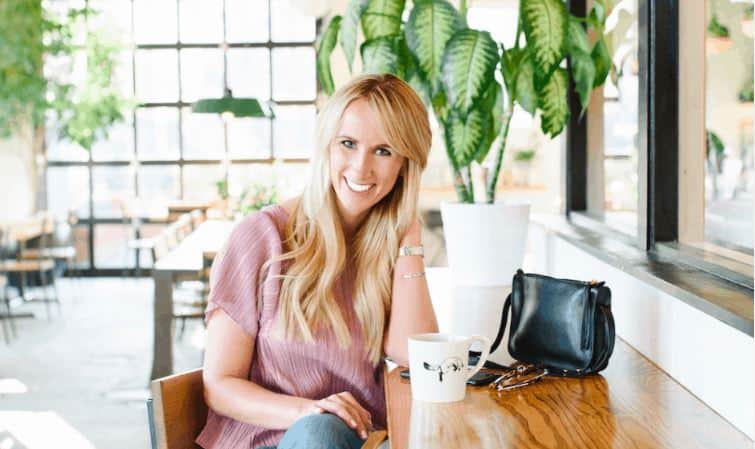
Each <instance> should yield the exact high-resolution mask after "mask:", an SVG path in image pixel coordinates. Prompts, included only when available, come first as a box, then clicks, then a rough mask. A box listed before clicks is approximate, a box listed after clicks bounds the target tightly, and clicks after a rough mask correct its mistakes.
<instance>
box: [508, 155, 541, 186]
mask: <svg viewBox="0 0 755 449" xmlns="http://www.w3.org/2000/svg"><path fill="white" fill-rule="evenodd" d="M535 154H536V151H535V149H534V148H532V149H528V150H519V151H517V152H516V153H514V167H513V170H512V173H513V178H514V184H515V185H520V186H528V185H530V183H531V181H532V180H531V179H530V174H531V173H532V161H533V160H534V159H535Z"/></svg>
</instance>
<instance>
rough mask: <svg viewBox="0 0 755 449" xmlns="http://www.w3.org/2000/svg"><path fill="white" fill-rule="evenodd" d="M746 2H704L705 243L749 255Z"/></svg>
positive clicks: (754, 172) (753, 175) (753, 178)
mask: <svg viewBox="0 0 755 449" xmlns="http://www.w3.org/2000/svg"><path fill="white" fill-rule="evenodd" d="M748 3H749V5H748V4H747V3H735V2H724V1H713V0H707V1H706V4H707V8H706V11H707V21H706V25H707V33H706V38H705V47H706V72H705V90H706V92H705V93H706V95H705V97H706V100H705V128H706V131H707V136H708V138H707V148H706V149H705V150H704V154H705V155H706V163H705V239H706V240H707V241H710V242H713V243H716V244H719V245H723V246H733V247H734V248H738V249H742V250H744V251H746V252H748V253H749V254H750V255H752V247H753V210H752V208H753V190H755V168H754V164H753V126H752V123H753V119H752V117H753V115H752V114H753V40H752V35H750V36H747V35H746V34H744V32H743V25H742V24H743V22H742V21H743V17H745V15H746V12H745V10H746V8H748V7H750V8H752V3H751V2H748ZM724 30H727V32H724Z"/></svg>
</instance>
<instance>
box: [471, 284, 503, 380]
mask: <svg viewBox="0 0 755 449" xmlns="http://www.w3.org/2000/svg"><path fill="white" fill-rule="evenodd" d="M510 309H511V293H509V295H508V296H507V297H506V302H504V303H503V312H502V313H501V324H500V326H498V335H496V337H495V340H494V341H493V344H492V345H490V354H492V353H493V352H495V350H496V349H498V346H500V344H501V340H502V339H503V334H504V333H506V323H507V322H508V321H509V310H510ZM469 356H470V357H474V358H476V359H479V358H480V353H479V352H478V351H469ZM470 363H471V362H470ZM475 363H476V362H475ZM485 368H494V369H503V368H506V367H504V366H502V365H499V364H497V363H495V362H492V361H489V360H488V361H486V362H485Z"/></svg>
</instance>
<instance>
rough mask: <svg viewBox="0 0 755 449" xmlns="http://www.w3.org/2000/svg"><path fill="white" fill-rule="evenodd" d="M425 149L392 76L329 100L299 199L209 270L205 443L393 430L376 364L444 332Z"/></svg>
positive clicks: (245, 233)
mask: <svg viewBox="0 0 755 449" xmlns="http://www.w3.org/2000/svg"><path fill="white" fill-rule="evenodd" d="M292 131H294V132H295V130H292ZM430 139H431V133H430V127H429V123H428V118H427V111H426V109H425V107H424V105H423V104H422V101H421V100H420V99H419V97H418V96H417V95H416V94H415V93H414V91H413V90H412V89H411V88H410V87H409V86H408V85H407V84H406V83H404V82H403V81H401V80H399V79H398V78H396V77H394V76H392V75H368V76H360V77H357V78H355V79H354V80H352V81H351V82H350V83H349V84H348V85H346V86H344V87H343V88H341V89H340V90H339V91H338V92H336V93H335V94H334V95H333V97H332V98H330V100H329V101H328V103H327V104H326V105H325V107H324V108H323V110H322V111H321V112H320V117H319V123H318V135H317V141H316V144H317V148H316V150H315V152H314V155H313V157H312V161H311V168H312V172H311V179H310V182H309V183H308V185H307V186H306V187H305V190H304V193H303V195H302V196H301V197H299V198H295V199H293V200H289V201H286V202H284V203H282V204H280V205H274V206H269V207H267V208H265V209H263V210H262V211H260V212H257V213H255V214H253V215H251V216H249V217H247V218H246V219H245V220H244V221H243V222H241V223H240V224H239V225H238V226H237V227H236V229H235V230H234V231H233V233H232V235H231V237H230V238H229V241H228V243H227V244H226V247H225V248H224V250H223V251H221V253H220V254H219V256H218V258H217V259H216V260H215V263H214V264H213V268H212V275H211V279H212V286H211V292H210V300H209V306H208V308H207V321H208V323H207V341H206V347H205V366H204V385H205V399H206V401H207V404H208V405H209V407H210V409H211V410H210V412H209V415H208V419H207V425H206V426H205V428H204V430H203V431H202V433H201V434H200V436H199V437H198V438H197V443H198V444H199V445H200V446H203V447H205V448H242V447H243V448H259V447H271V446H276V445H277V447H278V449H286V448H295V447H299V448H309V449H313V448H314V449H317V448H329V449H330V448H337V449H341V448H343V449H351V448H359V447H361V445H362V443H363V440H364V438H366V437H367V433H368V432H369V431H370V430H372V429H373V428H384V427H385V402H384V397H383V388H382V372H381V366H380V361H381V359H382V358H383V357H384V356H387V357H390V358H391V359H393V360H395V361H396V362H398V363H400V364H404V365H405V364H406V362H407V337H408V336H409V335H411V334H415V333H421V332H436V331H437V322H436V319H435V315H434V313H433V309H432V305H431V302H430V295H429V292H428V288H427V282H426V280H425V277H424V265H423V262H422V257H421V254H422V253H421V246H420V244H421V226H420V223H419V220H418V218H417V197H418V193H419V186H420V176H421V173H422V170H423V169H424V167H425V165H426V162H427V155H428V152H429V150H430Z"/></svg>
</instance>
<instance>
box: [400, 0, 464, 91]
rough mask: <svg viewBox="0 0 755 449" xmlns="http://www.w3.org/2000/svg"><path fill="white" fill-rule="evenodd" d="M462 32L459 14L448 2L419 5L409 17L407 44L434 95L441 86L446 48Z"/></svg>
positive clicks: (430, 2)
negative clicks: (450, 40) (458, 32)
mask: <svg viewBox="0 0 755 449" xmlns="http://www.w3.org/2000/svg"><path fill="white" fill-rule="evenodd" d="M461 28H462V23H461V18H460V17H459V13H458V12H457V11H456V8H454V7H453V6H451V4H450V3H448V2H447V1H445V0H430V1H425V2H417V3H415V5H414V8H413V9H412V12H411V14H410V15H409V20H408V21H407V23H406V41H407V43H408V44H409V48H410V49H411V50H412V52H413V53H414V54H415V55H416V56H417V60H418V61H419V66H420V68H421V70H422V74H423V75H424V77H425V79H426V80H428V81H429V83H430V84H431V86H432V90H433V92H436V91H437V90H438V89H439V88H440V85H441V82H442V80H441V64H442V62H443V51H444V50H445V48H446V44H447V43H448V41H449V39H451V37H452V36H453V35H454V34H455V33H456V32H457V31H459V30H460V29H461Z"/></svg>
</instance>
